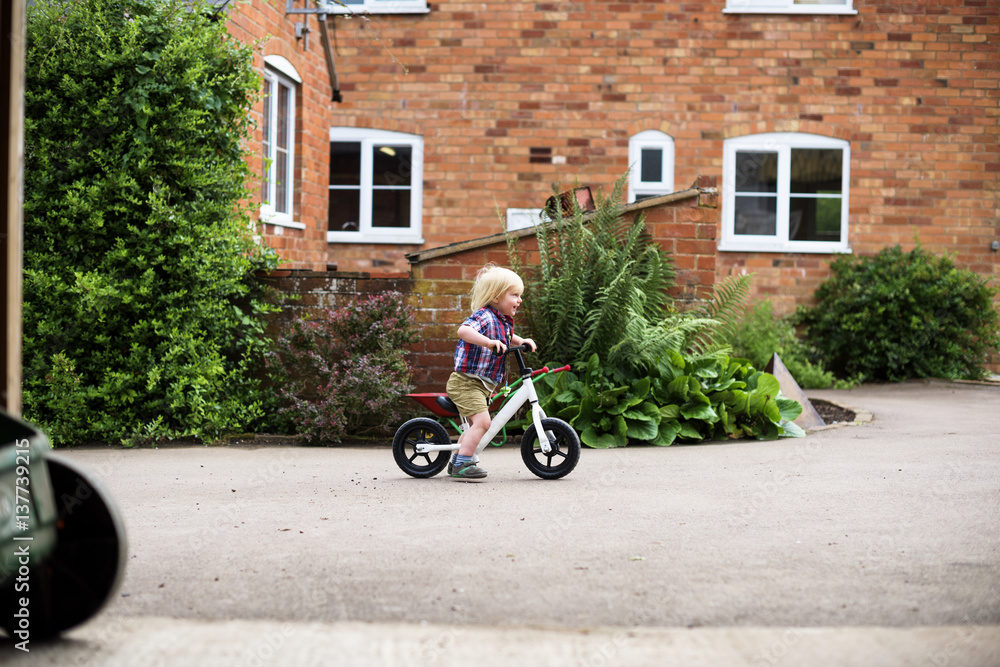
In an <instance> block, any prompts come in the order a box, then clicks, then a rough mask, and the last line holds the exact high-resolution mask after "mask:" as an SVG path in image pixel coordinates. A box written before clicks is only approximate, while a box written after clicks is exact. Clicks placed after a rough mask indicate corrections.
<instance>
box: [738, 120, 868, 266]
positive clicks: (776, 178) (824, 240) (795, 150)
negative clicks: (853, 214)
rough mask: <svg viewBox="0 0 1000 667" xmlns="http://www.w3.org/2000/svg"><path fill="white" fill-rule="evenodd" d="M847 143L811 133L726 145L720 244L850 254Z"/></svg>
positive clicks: (765, 136) (741, 140) (751, 138)
mask: <svg viewBox="0 0 1000 667" xmlns="http://www.w3.org/2000/svg"><path fill="white" fill-rule="evenodd" d="M850 160H851V153H850V145H849V144H848V143H847V142H846V141H842V140H839V139H830V138H828V137H821V136H818V135H814V134H786V133H775V134H758V135H753V136H748V137H739V138H736V139H729V140H727V141H726V142H725V145H724V148H723V186H724V187H723V204H722V205H723V212H722V221H723V224H722V239H721V240H720V242H719V249H720V250H757V251H765V252H824V253H827V252H849V251H850V246H849V245H848V239H847V213H848V183H849V182H850V178H849V176H850V173H849V172H850Z"/></svg>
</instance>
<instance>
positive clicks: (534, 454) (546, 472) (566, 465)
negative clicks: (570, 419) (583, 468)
mask: <svg viewBox="0 0 1000 667" xmlns="http://www.w3.org/2000/svg"><path fill="white" fill-rule="evenodd" d="M542 428H543V429H545V437H546V438H548V441H549V444H550V445H552V449H551V451H549V453H548V454H546V453H545V452H543V451H542V445H541V443H539V442H538V434H537V433H536V432H535V425H534V424H532V425H531V426H529V427H528V428H527V429H525V431H524V436H523V437H522V438H521V459H522V460H523V461H524V465H526V466H528V470H530V471H531V472H532V473H534V474H535V475H537V476H538V477H541V478H542V479H559V478H560V477H565V476H566V475H568V474H570V473H571V472H572V471H573V468H575V467H576V464H577V463H579V461H580V437H579V436H578V435H577V434H576V431H574V430H573V427H572V426H570V425H569V424H567V423H566V422H564V421H563V420H561V419H543V420H542Z"/></svg>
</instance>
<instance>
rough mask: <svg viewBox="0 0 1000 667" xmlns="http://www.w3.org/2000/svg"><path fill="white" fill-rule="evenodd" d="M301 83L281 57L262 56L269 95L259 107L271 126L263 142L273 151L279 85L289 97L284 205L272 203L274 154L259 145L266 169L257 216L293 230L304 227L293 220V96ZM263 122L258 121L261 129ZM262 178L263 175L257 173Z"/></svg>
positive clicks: (274, 167)
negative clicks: (265, 185) (265, 104)
mask: <svg viewBox="0 0 1000 667" xmlns="http://www.w3.org/2000/svg"><path fill="white" fill-rule="evenodd" d="M301 83H302V78H301V77H300V76H299V73H298V72H297V71H296V69H295V67H294V66H293V65H292V64H291V63H290V62H289V61H288V60H287V59H286V58H283V57H281V56H265V57H264V84H265V85H267V86H269V87H270V89H271V90H270V97H269V98H265V99H270V106H269V107H268V108H265V109H263V111H262V112H263V113H264V114H267V116H268V117H269V118H270V122H269V126H270V129H271V133H272V136H271V137H264V138H263V141H264V142H267V143H268V144H269V145H270V146H271V147H272V148H271V150H272V151H273V150H274V137H275V136H276V135H277V126H278V125H277V110H278V94H277V93H278V89H279V88H280V87H282V86H283V87H285V88H287V89H288V98H289V108H288V137H289V142H288V162H287V168H286V170H285V174H284V177H285V182H286V183H287V184H288V189H287V195H286V196H287V197H288V199H287V201H286V202H284V206H283V207H280V208H285V209H287V210H286V211H278V210H277V208H279V207H277V206H275V198H276V197H277V182H278V179H277V176H278V175H277V174H276V173H275V170H276V169H277V160H275V159H274V153H273V152H272V153H271V154H270V155H265V154H264V152H263V145H262V147H261V159H262V160H263V161H264V163H263V167H264V169H267V171H268V184H269V188H268V193H267V197H264V196H263V194H262V196H261V205H260V219H261V222H265V223H267V224H269V225H279V226H281V227H292V228H295V229H305V227H306V226H305V224H304V223H301V222H296V221H295V219H294V216H295V189H296V183H295V116H296V108H295V103H296V96H297V95H298V88H299V84H301ZM263 126H264V123H261V127H262V128H263ZM261 176H262V178H263V174H261Z"/></svg>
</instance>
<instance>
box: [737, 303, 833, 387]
mask: <svg viewBox="0 0 1000 667" xmlns="http://www.w3.org/2000/svg"><path fill="white" fill-rule="evenodd" d="M732 341H733V354H734V355H736V356H738V357H745V358H747V359H749V360H750V363H751V364H753V365H754V366H755V367H756V368H765V367H766V366H767V364H768V363H769V362H770V361H771V357H772V356H773V355H774V354H775V353H777V354H778V356H779V357H780V358H781V362H782V363H783V364H784V365H785V367H786V368H787V369H788V372H789V373H791V374H792V377H794V378H795V381H796V382H797V383H798V385H799V386H800V387H802V388H803V389H826V388H827V387H832V386H835V385H836V386H837V387H838V388H847V387H849V386H851V385H852V383H851V382H849V381H840V380H837V379H836V378H835V377H834V375H833V373H831V372H830V371H828V370H825V369H824V368H823V367H822V366H821V365H819V364H815V363H813V362H812V361H811V360H810V358H809V348H808V346H807V345H806V344H805V343H803V342H802V341H801V340H799V339H798V337H796V334H795V326H794V325H793V324H792V319H791V318H782V317H776V316H775V315H774V311H773V308H772V306H771V302H770V301H760V302H758V303H756V304H755V305H754V306H752V307H748V308H747V309H746V311H745V314H744V316H743V318H742V320H741V321H740V323H739V325H738V326H737V327H736V331H735V332H734V335H733V339H732Z"/></svg>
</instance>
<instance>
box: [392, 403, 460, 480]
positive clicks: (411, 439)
mask: <svg viewBox="0 0 1000 667" xmlns="http://www.w3.org/2000/svg"><path fill="white" fill-rule="evenodd" d="M421 443H426V444H432V445H447V444H450V443H451V436H449V435H448V431H447V430H445V427H444V426H441V424H439V423H437V422H436V421H434V420H433V419H427V418H426V417H418V418H417V419H411V420H410V421H408V422H406V423H405V424H403V425H402V426H400V427H399V429H398V430H397V431H396V437H394V438H393V439H392V457H393V458H394V459H396V465H398V466H399V467H400V469H401V470H402V471H403V472H405V473H406V474H407V475H409V476H411V477H433V476H434V475H436V474H438V473H439V472H441V471H442V470H444V467H445V466H446V465H448V459H449V458H450V457H451V452H450V451H447V450H440V451H435V452H420V451H418V449H417V446H418V445H420V444H421Z"/></svg>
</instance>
